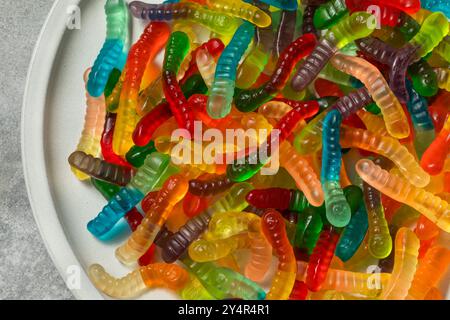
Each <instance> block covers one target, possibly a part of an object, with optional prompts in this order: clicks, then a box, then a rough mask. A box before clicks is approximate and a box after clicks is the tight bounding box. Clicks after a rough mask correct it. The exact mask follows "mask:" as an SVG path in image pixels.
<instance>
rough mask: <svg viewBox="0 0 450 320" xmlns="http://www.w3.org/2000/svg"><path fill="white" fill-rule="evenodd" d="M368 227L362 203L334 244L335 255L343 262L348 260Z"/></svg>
mask: <svg viewBox="0 0 450 320" xmlns="http://www.w3.org/2000/svg"><path fill="white" fill-rule="evenodd" d="M368 228H369V220H368V218H367V210H366V207H365V205H364V203H362V204H361V205H360V206H359V208H358V210H357V211H356V212H355V214H354V215H353V217H352V219H351V220H350V223H349V224H348V225H347V226H346V227H345V229H344V231H343V233H342V235H341V238H340V239H339V242H338V244H337V246H336V252H335V254H336V256H338V257H339V258H340V259H341V260H342V261H343V262H346V261H348V260H349V259H350V258H351V257H353V255H354V254H355V252H356V251H357V250H358V248H359V246H360V245H361V243H362V241H363V240H364V237H365V236H366V233H367V229H368Z"/></svg>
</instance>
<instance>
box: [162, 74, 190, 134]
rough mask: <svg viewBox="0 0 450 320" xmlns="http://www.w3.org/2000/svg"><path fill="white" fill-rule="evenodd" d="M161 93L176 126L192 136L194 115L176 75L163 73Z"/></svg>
mask: <svg viewBox="0 0 450 320" xmlns="http://www.w3.org/2000/svg"><path fill="white" fill-rule="evenodd" d="M163 91H164V95H165V97H166V99H167V102H168V103H169V107H170V110H171V111H172V114H173V115H174V117H175V119H176V121H177V123H178V126H179V127H180V128H183V129H186V130H188V131H189V133H190V134H191V137H193V136H194V114H193V112H192V108H191V107H190V106H189V104H188V102H187V100H186V97H185V96H184V94H183V91H182V90H181V87H180V84H179V83H178V80H177V75H176V74H174V73H173V72H171V71H169V70H164V71H163Z"/></svg>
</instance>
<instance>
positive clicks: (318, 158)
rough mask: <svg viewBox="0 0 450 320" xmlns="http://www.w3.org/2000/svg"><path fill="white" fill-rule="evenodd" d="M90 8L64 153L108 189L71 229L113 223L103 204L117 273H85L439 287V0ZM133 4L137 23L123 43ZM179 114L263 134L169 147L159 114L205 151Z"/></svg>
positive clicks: (248, 285)
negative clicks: (80, 113)
mask: <svg viewBox="0 0 450 320" xmlns="http://www.w3.org/2000/svg"><path fill="white" fill-rule="evenodd" d="M105 13H106V26H107V34H106V39H105V42H104V44H103V47H102V48H101V50H100V53H99V55H98V57H97V59H96V60H95V62H94V63H93V65H92V67H91V68H89V69H88V70H86V73H85V75H84V81H85V88H86V104H87V109H86V116H85V124H84V129H83V131H82V135H81V138H80V141H79V144H78V146H77V148H76V151H75V152H73V153H72V154H71V155H70V156H69V163H70V166H71V168H72V171H73V173H74V175H75V176H76V177H77V178H78V179H79V180H81V181H88V182H90V183H91V184H92V185H93V186H94V187H95V189H97V190H98V191H99V192H100V193H101V194H102V195H103V196H104V197H105V198H106V200H107V201H108V202H107V204H106V205H105V206H104V208H103V209H102V210H101V211H100V212H99V213H98V214H97V215H96V216H95V217H93V219H92V220H91V221H89V223H88V224H87V230H88V231H89V232H90V234H91V235H92V236H94V237H95V238H97V239H99V240H100V241H102V240H104V239H106V238H108V237H109V238H111V237H115V236H117V235H116V234H115V233H114V231H115V229H116V227H117V225H118V222H119V221H121V220H122V219H123V218H124V219H125V221H126V222H127V223H128V225H129V229H130V230H131V234H130V235H129V237H128V239H127V240H126V241H125V243H123V244H122V245H121V246H120V247H119V248H117V250H116V251H115V256H116V258H117V259H118V260H119V261H120V263H122V264H124V265H126V266H128V267H130V268H131V269H132V270H133V271H132V272H131V273H129V274H128V275H126V276H124V277H123V278H114V277H113V276H111V275H109V274H108V273H107V272H106V271H105V269H104V268H103V267H102V266H100V265H98V264H94V265H92V266H91V267H90V268H89V272H88V273H89V277H90V279H91V280H92V282H93V283H94V285H95V286H96V287H97V288H98V289H99V290H100V291H101V292H103V293H104V294H106V295H108V296H111V297H115V298H122V299H126V298H133V297H137V296H140V295H142V294H143V293H145V292H147V291H149V290H151V289H152V288H166V289H169V290H171V291H173V292H175V293H177V294H179V295H180V296H181V297H182V298H183V299H190V300H203V299H245V300H262V299H291V300H306V299H310V300H320V299H335V300H340V299H342V300H343V299H391V300H393V299H395V300H398V299H408V300H411V299H415V300H422V299H429V300H437V299H444V296H445V295H446V292H445V291H441V290H442V288H441V287H442V286H441V282H442V281H443V280H444V279H445V277H446V273H447V271H448V269H449V264H450V250H449V240H448V239H449V238H448V233H449V232H450V205H449V203H448V201H449V199H450V157H449V151H450V117H449V109H450V92H449V91H450V33H449V21H448V18H450V3H449V2H448V1H446V0H421V1H419V0H389V1H387V0H358V1H357V0H330V1H323V0H304V1H302V2H300V1H297V0H255V1H241V0H226V1H225V0H181V1H166V2H164V3H163V4H147V3H143V2H140V1H132V2H130V3H127V2H126V1H124V0H106V4H105ZM133 18H134V19H139V20H143V21H145V23H146V27H145V30H144V31H143V33H142V34H141V35H140V38H139V40H138V41H137V42H136V43H134V44H133V43H132V41H131V37H132V32H131V31H130V26H129V25H130V21H131V19H133ZM205 32H206V34H209V37H208V39H207V41H203V40H205V39H204V36H203V37H202V34H203V35H204V34H205ZM162 52H164V62H163V64H162V66H160V65H159V64H158V63H157V61H156V58H157V56H158V55H159V54H160V53H162ZM196 123H201V124H202V128H203V129H202V130H205V131H206V130H207V129H216V130H218V131H219V132H221V133H223V134H224V135H225V133H226V132H227V130H230V129H233V130H241V131H242V132H245V131H246V130H247V131H250V129H254V130H255V132H256V130H262V129H265V130H266V131H265V132H266V134H265V135H263V136H261V135H258V136H256V137H253V138H254V139H255V140H256V141H257V147H256V150H255V149H250V148H248V149H245V148H239V146H238V145H235V144H234V142H232V143H231V146H228V145H227V146H225V147H226V150H228V151H230V150H231V151H230V152H228V153H222V154H214V155H213V156H211V159H209V160H212V161H203V162H199V163H197V162H191V163H180V162H179V161H176V160H177V158H176V156H174V154H175V152H173V151H174V150H175V148H176V147H177V145H178V144H177V143H176V142H174V141H173V140H172V139H171V135H172V133H173V132H174V131H176V130H177V129H182V130H183V132H185V135H184V136H183V137H181V138H180V141H181V142H182V143H183V145H184V146H185V147H186V148H187V149H186V150H188V152H189V153H193V154H195V153H198V152H201V153H203V154H205V153H206V149H207V148H208V145H207V144H206V143H205V142H204V141H199V140H196V139H195V138H192V137H193V136H194V137H195V132H196ZM275 141H277V143H276V144H275V143H274V142H275ZM226 144H229V141H227V142H226ZM228 147H229V148H231V149H229V148H228ZM199 150H200V151H199ZM260 151H266V157H262V156H261V153H260ZM230 154H231V156H232V161H231V162H230V163H225V164H224V163H223V161H222V162H220V161H215V160H217V159H221V160H223V159H224V158H227V159H228V156H230ZM275 154H277V155H278V161H279V166H280V168H279V170H278V171H277V172H276V173H272V174H270V175H266V174H264V173H263V170H264V169H267V166H268V165H269V162H270V161H271V159H272V158H275V156H274V155H275ZM178 160H179V159H178ZM156 248H157V250H155V249H156ZM274 265H276V270H275V271H271V269H273V266H274ZM263 283H266V284H267V283H269V285H268V287H267V288H266V290H264V289H263V287H264V286H263ZM444 290H445V289H444Z"/></svg>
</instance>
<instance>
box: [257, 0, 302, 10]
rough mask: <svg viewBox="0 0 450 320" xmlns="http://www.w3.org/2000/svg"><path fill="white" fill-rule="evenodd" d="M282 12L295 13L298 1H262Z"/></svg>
mask: <svg viewBox="0 0 450 320" xmlns="http://www.w3.org/2000/svg"><path fill="white" fill-rule="evenodd" d="M260 1H261V2H264V3H266V4H268V5H271V6H274V7H277V8H279V9H281V10H287V11H294V10H297V8H298V2H297V0H260Z"/></svg>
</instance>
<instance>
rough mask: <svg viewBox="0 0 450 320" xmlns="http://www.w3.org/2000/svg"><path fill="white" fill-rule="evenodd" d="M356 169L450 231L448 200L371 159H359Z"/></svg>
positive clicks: (398, 199) (369, 181)
mask: <svg viewBox="0 0 450 320" xmlns="http://www.w3.org/2000/svg"><path fill="white" fill-rule="evenodd" d="M356 171H357V172H358V174H359V176H360V177H361V178H362V179H363V180H364V181H365V182H367V183H368V184H370V185H371V186H372V187H374V188H375V189H377V190H379V191H380V192H382V193H384V194H385V195H387V196H388V197H390V198H392V199H394V200H396V201H398V202H401V203H404V204H406V205H408V206H410V207H412V208H414V209H416V210H417V211H419V212H420V213H422V214H423V215H424V216H425V217H427V218H428V219H429V220H431V221H432V222H434V223H435V224H436V225H437V226H438V227H439V228H441V229H442V230H444V231H446V232H450V205H449V204H448V203H447V202H446V201H444V200H442V199H441V198H439V197H437V196H435V195H433V194H431V193H430V192H427V191H425V190H424V189H420V188H417V187H414V186H413V185H412V184H410V183H409V182H408V181H407V180H405V179H403V178H401V177H398V176H395V175H392V174H390V173H389V172H387V171H386V170H383V169H382V168H381V167H379V166H377V165H376V164H374V163H373V162H372V161H370V160H365V159H363V160H359V161H358V162H357V164H356Z"/></svg>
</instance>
